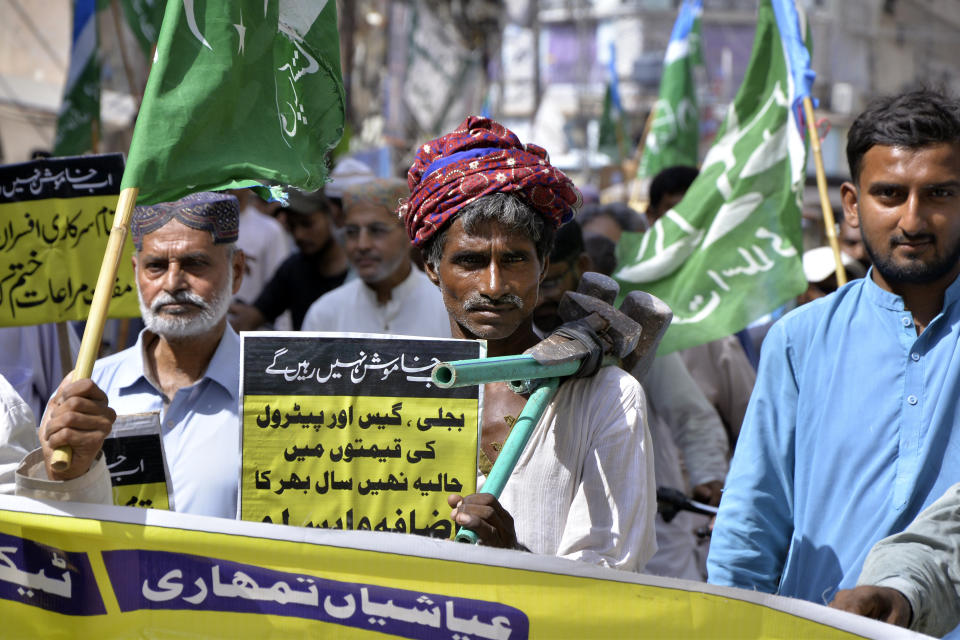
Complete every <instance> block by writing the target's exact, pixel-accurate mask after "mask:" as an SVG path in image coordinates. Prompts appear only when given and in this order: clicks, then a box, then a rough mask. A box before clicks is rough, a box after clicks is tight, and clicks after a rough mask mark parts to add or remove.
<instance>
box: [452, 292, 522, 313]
mask: <svg viewBox="0 0 960 640" xmlns="http://www.w3.org/2000/svg"><path fill="white" fill-rule="evenodd" d="M493 306H496V307H503V306H510V307H514V308H515V309H519V308H520V307H522V306H523V300H522V299H521V298H520V296H518V295H516V294H513V293H507V294H505V295H502V296H500V297H499V298H491V297H490V296H485V295H483V294H482V293H475V294H473V295H471V296H470V297H469V298H467V299H466V300H465V301H464V303H463V308H464V309H466V310H467V311H477V310H478V309H482V308H484V307H493Z"/></svg>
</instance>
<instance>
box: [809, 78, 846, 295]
mask: <svg viewBox="0 0 960 640" xmlns="http://www.w3.org/2000/svg"><path fill="white" fill-rule="evenodd" d="M803 115H804V118H806V120H807V130H808V131H809V132H810V150H811V151H813V162H814V165H815V166H816V168H817V191H818V192H819V193H820V209H821V210H822V211H823V226H824V228H825V230H826V232H827V240H828V241H829V242H830V248H831V249H833V260H834V262H835V263H836V265H837V286H838V287H842V286H843V285H845V284H846V283H847V270H846V269H845V268H844V267H843V260H842V259H841V258H840V243H839V241H838V240H837V223H836V220H835V219H834V217H833V206H832V205H831V204H830V196H829V195H827V176H826V172H825V171H824V170H823V155H822V153H821V151H820V134H819V133H818V132H817V125H816V122H814V120H813V100H811V99H810V96H805V97H804V98H803Z"/></svg>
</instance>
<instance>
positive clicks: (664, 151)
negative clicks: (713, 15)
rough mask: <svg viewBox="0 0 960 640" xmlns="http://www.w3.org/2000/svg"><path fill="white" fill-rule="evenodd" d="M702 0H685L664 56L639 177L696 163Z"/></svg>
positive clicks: (701, 60)
mask: <svg viewBox="0 0 960 640" xmlns="http://www.w3.org/2000/svg"><path fill="white" fill-rule="evenodd" d="M701 13H703V8H702V6H701V0H684V2H683V5H681V7H680V12H679V13H678V14H677V21H676V22H675V23H674V25H673V31H672V32H671V34H670V44H669V45H667V53H666V55H665V56H664V60H663V75H662V76H661V78H660V97H659V98H658V99H657V101H656V103H655V104H654V105H653V115H652V118H653V120H652V121H651V123H650V131H649V132H648V133H647V137H646V140H645V141H644V146H643V155H642V156H641V157H640V166H639V167H638V169H637V177H638V178H652V177H653V176H655V175H656V174H657V173H658V172H659V171H660V170H661V169H666V168H667V167H672V166H674V165H678V164H685V165H689V166H696V164H697V145H698V143H699V141H700V113H699V110H698V108H697V90H696V87H695V86H694V78H693V70H694V67H696V66H697V65H702V64H703V55H702V53H701V48H700V15H701Z"/></svg>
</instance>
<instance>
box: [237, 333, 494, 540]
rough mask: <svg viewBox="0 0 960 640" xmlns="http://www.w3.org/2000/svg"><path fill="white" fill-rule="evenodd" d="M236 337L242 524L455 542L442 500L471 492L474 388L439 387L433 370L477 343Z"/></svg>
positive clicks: (476, 352) (475, 351)
mask: <svg viewBox="0 0 960 640" xmlns="http://www.w3.org/2000/svg"><path fill="white" fill-rule="evenodd" d="M241 339H242V353H243V355H242V360H243V379H242V381H241V395H242V406H243V438H242V471H241V481H240V484H241V487H240V517H241V519H243V520H255V521H264V522H273V523H283V524H294V525H298V526H307V527H320V528H334V529H356V530H360V531H363V530H366V531H371V530H372V531H394V532H400V533H418V534H421V535H429V536H432V537H437V538H450V537H452V536H453V534H454V528H453V522H452V521H451V520H450V518H449V514H450V507H449V506H448V505H447V502H446V497H447V496H448V495H449V494H451V493H461V494H466V493H473V492H474V491H475V490H476V481H477V472H476V469H477V440H478V434H479V424H480V422H479V419H480V393H481V390H480V389H479V388H478V387H471V388H462V389H438V388H436V387H435V386H433V384H432V383H431V382H430V372H431V370H432V368H433V366H434V365H435V364H436V363H437V362H441V361H445V360H460V359H465V358H476V357H481V356H482V353H483V349H482V345H481V343H478V342H471V341H458V340H434V339H426V338H417V339H410V338H402V337H389V336H364V335H360V334H319V333H318V334H304V333H286V334H284V333H277V332H270V333H244V334H243V335H242V336H241Z"/></svg>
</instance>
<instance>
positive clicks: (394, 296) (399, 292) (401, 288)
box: [360, 264, 426, 307]
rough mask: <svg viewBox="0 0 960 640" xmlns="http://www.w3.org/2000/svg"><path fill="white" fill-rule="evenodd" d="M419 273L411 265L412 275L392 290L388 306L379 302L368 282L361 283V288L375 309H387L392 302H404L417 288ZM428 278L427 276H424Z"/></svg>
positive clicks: (409, 274) (414, 266) (408, 275)
mask: <svg viewBox="0 0 960 640" xmlns="http://www.w3.org/2000/svg"><path fill="white" fill-rule="evenodd" d="M417 273H420V270H419V269H417V267H416V265H413V264H411V265H410V273H408V274H407V277H406V278H404V279H403V281H402V282H400V283H399V284H398V285H397V286H395V287H394V288H393V289H391V290H390V299H389V300H388V301H387V303H386V304H380V301H379V300H377V292H376V291H374V290H373V287H371V286H370V285H368V284H367V283H366V282H361V284H360V286H361V287H362V289H363V291H364V292H365V293H366V295H367V297H369V298H370V299H371V300H372V301H373V306H375V307H386V306H387V305H388V304H390V303H391V302H395V301H398V300H403V299H404V298H405V297H406V296H407V294H408V293H409V292H410V291H411V290H412V289H414V288H415V287H416V286H417V278H416V275H417ZM424 277H426V276H424Z"/></svg>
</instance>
